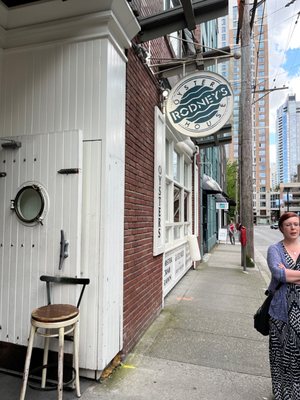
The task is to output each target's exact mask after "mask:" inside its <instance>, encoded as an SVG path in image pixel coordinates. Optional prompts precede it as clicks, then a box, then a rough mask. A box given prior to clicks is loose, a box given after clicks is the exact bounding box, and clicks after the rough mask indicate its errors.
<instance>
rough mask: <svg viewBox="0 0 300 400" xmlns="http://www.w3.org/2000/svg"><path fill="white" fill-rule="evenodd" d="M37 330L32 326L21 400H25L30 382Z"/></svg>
mask: <svg viewBox="0 0 300 400" xmlns="http://www.w3.org/2000/svg"><path fill="white" fill-rule="evenodd" d="M36 329H37V328H36V327H35V326H31V329H30V335H29V342H28V347H27V353H26V360H25V367H24V374H23V384H22V389H21V394H20V400H24V399H25V394H26V388H27V381H28V375H29V367H30V361H31V354H32V347H33V340H34V335H35V332H36Z"/></svg>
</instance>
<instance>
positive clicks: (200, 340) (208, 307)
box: [82, 244, 271, 400]
mask: <svg viewBox="0 0 300 400" xmlns="http://www.w3.org/2000/svg"><path fill="white" fill-rule="evenodd" d="M264 278H266V280H267V281H268V277H267V275H266V276H263V275H262V274H261V272H260V270H259V269H258V268H254V269H248V270H247V273H243V269H242V267H241V266H240V245H239V244H237V245H235V246H232V245H230V244H226V245H225V244H220V245H218V246H217V247H216V248H215V249H214V250H213V251H212V253H211V254H210V255H209V256H208V257H207V259H206V261H205V262H202V263H201V264H200V265H199V266H198V268H197V269H196V270H190V271H189V272H188V273H187V275H186V276H185V277H184V279H182V281H181V282H180V283H179V284H178V285H177V287H176V288H175V289H173V291H172V292H171V293H170V294H169V295H168V296H167V298H166V301H165V308H164V309H163V311H162V312H161V314H160V315H159V317H158V318H157V319H156V321H155V322H154V323H153V324H152V325H151V327H150V328H149V329H148V331H147V332H146V333H145V335H144V336H143V337H142V339H141V340H140V342H139V343H138V345H137V346H136V347H135V349H134V350H133V352H132V353H130V354H129V355H128V357H127V358H126V360H125V363H124V365H123V366H122V367H120V368H119V369H117V370H116V371H115V373H114V374H113V375H112V376H111V377H110V378H109V379H107V380H106V381H104V382H103V383H101V384H99V383H95V384H93V385H91V386H90V387H89V388H87V390H86V391H85V393H84V395H83V397H82V399H83V400H92V399H102V400H117V399H122V400H127V399H128V400H153V399H160V400H182V399H187V400H202V399H203V400H229V399H230V400H261V399H271V380H270V371H269V362H268V338H264V337H263V336H261V335H259V334H258V333H257V332H256V331H255V330H254V328H253V314H254V312H255V310H256V309H257V308H258V307H259V305H260V304H261V302H262V300H263V297H264V294H263V293H264V289H265V287H266V285H267V282H266V280H265V279H264Z"/></svg>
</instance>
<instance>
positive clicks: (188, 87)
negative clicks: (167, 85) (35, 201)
mask: <svg viewBox="0 0 300 400" xmlns="http://www.w3.org/2000/svg"><path fill="white" fill-rule="evenodd" d="M232 110H233V93H232V89H231V86H230V84H229V82H228V81H227V80H226V79H224V78H223V77H222V76H221V75H218V74H216V73H214V72H209V71H201V72H197V73H195V74H192V75H188V76H185V77H184V78H183V79H181V80H180V81H179V82H178V83H177V84H176V85H175V86H174V88H173V89H172V90H171V92H170V94H169V97H168V100H167V103H166V113H167V117H168V120H169V123H170V124H171V125H172V126H173V127H174V128H175V129H176V130H177V131H179V132H180V133H182V134H184V135H188V136H192V137H203V136H208V135H211V134H213V133H215V132H217V131H218V130H219V129H221V128H222V126H223V125H225V123H226V122H227V121H228V119H229V118H230V116H231V113H232Z"/></svg>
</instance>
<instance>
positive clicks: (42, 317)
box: [19, 275, 90, 400]
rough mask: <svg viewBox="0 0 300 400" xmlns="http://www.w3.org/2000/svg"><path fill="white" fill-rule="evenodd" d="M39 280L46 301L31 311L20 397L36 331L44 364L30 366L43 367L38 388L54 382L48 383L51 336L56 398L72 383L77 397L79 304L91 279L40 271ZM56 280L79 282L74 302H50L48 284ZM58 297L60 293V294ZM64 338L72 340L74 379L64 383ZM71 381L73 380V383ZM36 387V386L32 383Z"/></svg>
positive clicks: (43, 387)
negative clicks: (41, 341)
mask: <svg viewBox="0 0 300 400" xmlns="http://www.w3.org/2000/svg"><path fill="white" fill-rule="evenodd" d="M40 280H41V281H42V282H46V288H47V300H48V305H47V306H42V307H39V308H36V309H34V310H33V311H32V312H31V327H30V334H29V339H28V347H27V352H26V359H25V366H24V373H23V383H22V388H21V393H20V398H19V400H25V394H26V387H27V382H28V377H29V368H30V362H31V355H32V349H33V342H34V338H35V335H38V336H41V337H44V355H43V364H42V365H41V366H40V367H38V368H35V369H33V370H32V371H34V370H38V369H42V377H41V387H40V389H41V390H51V389H52V388H53V386H52V385H51V388H50V386H46V384H47V369H48V367H50V366H51V365H49V364H48V352H49V341H50V339H52V338H58V346H57V355H58V357H57V399H58V400H62V399H63V388H64V387H67V386H70V385H71V384H72V385H73V386H72V388H74V386H75V389H76V394H77V397H80V396H81V394H80V381H79V305H80V302H81V299H82V295H83V292H84V289H85V287H86V285H88V284H89V283H90V280H89V279H88V278H76V277H67V276H50V275H42V276H41V277H40ZM56 284H62V285H81V286H82V289H81V292H80V294H79V299H78V301H77V304H76V306H75V305H72V304H57V303H54V304H52V302H51V287H52V286H53V285H56ZM59 297H60V296H59ZM65 338H66V339H67V338H68V339H69V340H71V341H72V342H73V368H72V370H73V379H72V380H71V381H69V382H66V383H65V384H64V382H63V369H64V368H63V367H64V341H65ZM73 383H74V384H73ZM32 388H34V389H36V388H37V387H32Z"/></svg>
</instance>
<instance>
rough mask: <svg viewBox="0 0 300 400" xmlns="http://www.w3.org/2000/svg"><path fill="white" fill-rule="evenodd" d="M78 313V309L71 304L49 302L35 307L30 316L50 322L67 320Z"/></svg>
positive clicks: (40, 320) (36, 319)
mask: <svg viewBox="0 0 300 400" xmlns="http://www.w3.org/2000/svg"><path fill="white" fill-rule="evenodd" d="M78 314H79V309H78V308H77V307H75V306H73V305H71V304H49V305H47V306H43V307H39V308H36V309H35V310H33V311H32V313H31V317H32V319H34V320H35V321H39V322H45V323H51V322H60V321H68V320H69V319H72V318H74V317H76V316H77V315H78Z"/></svg>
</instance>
